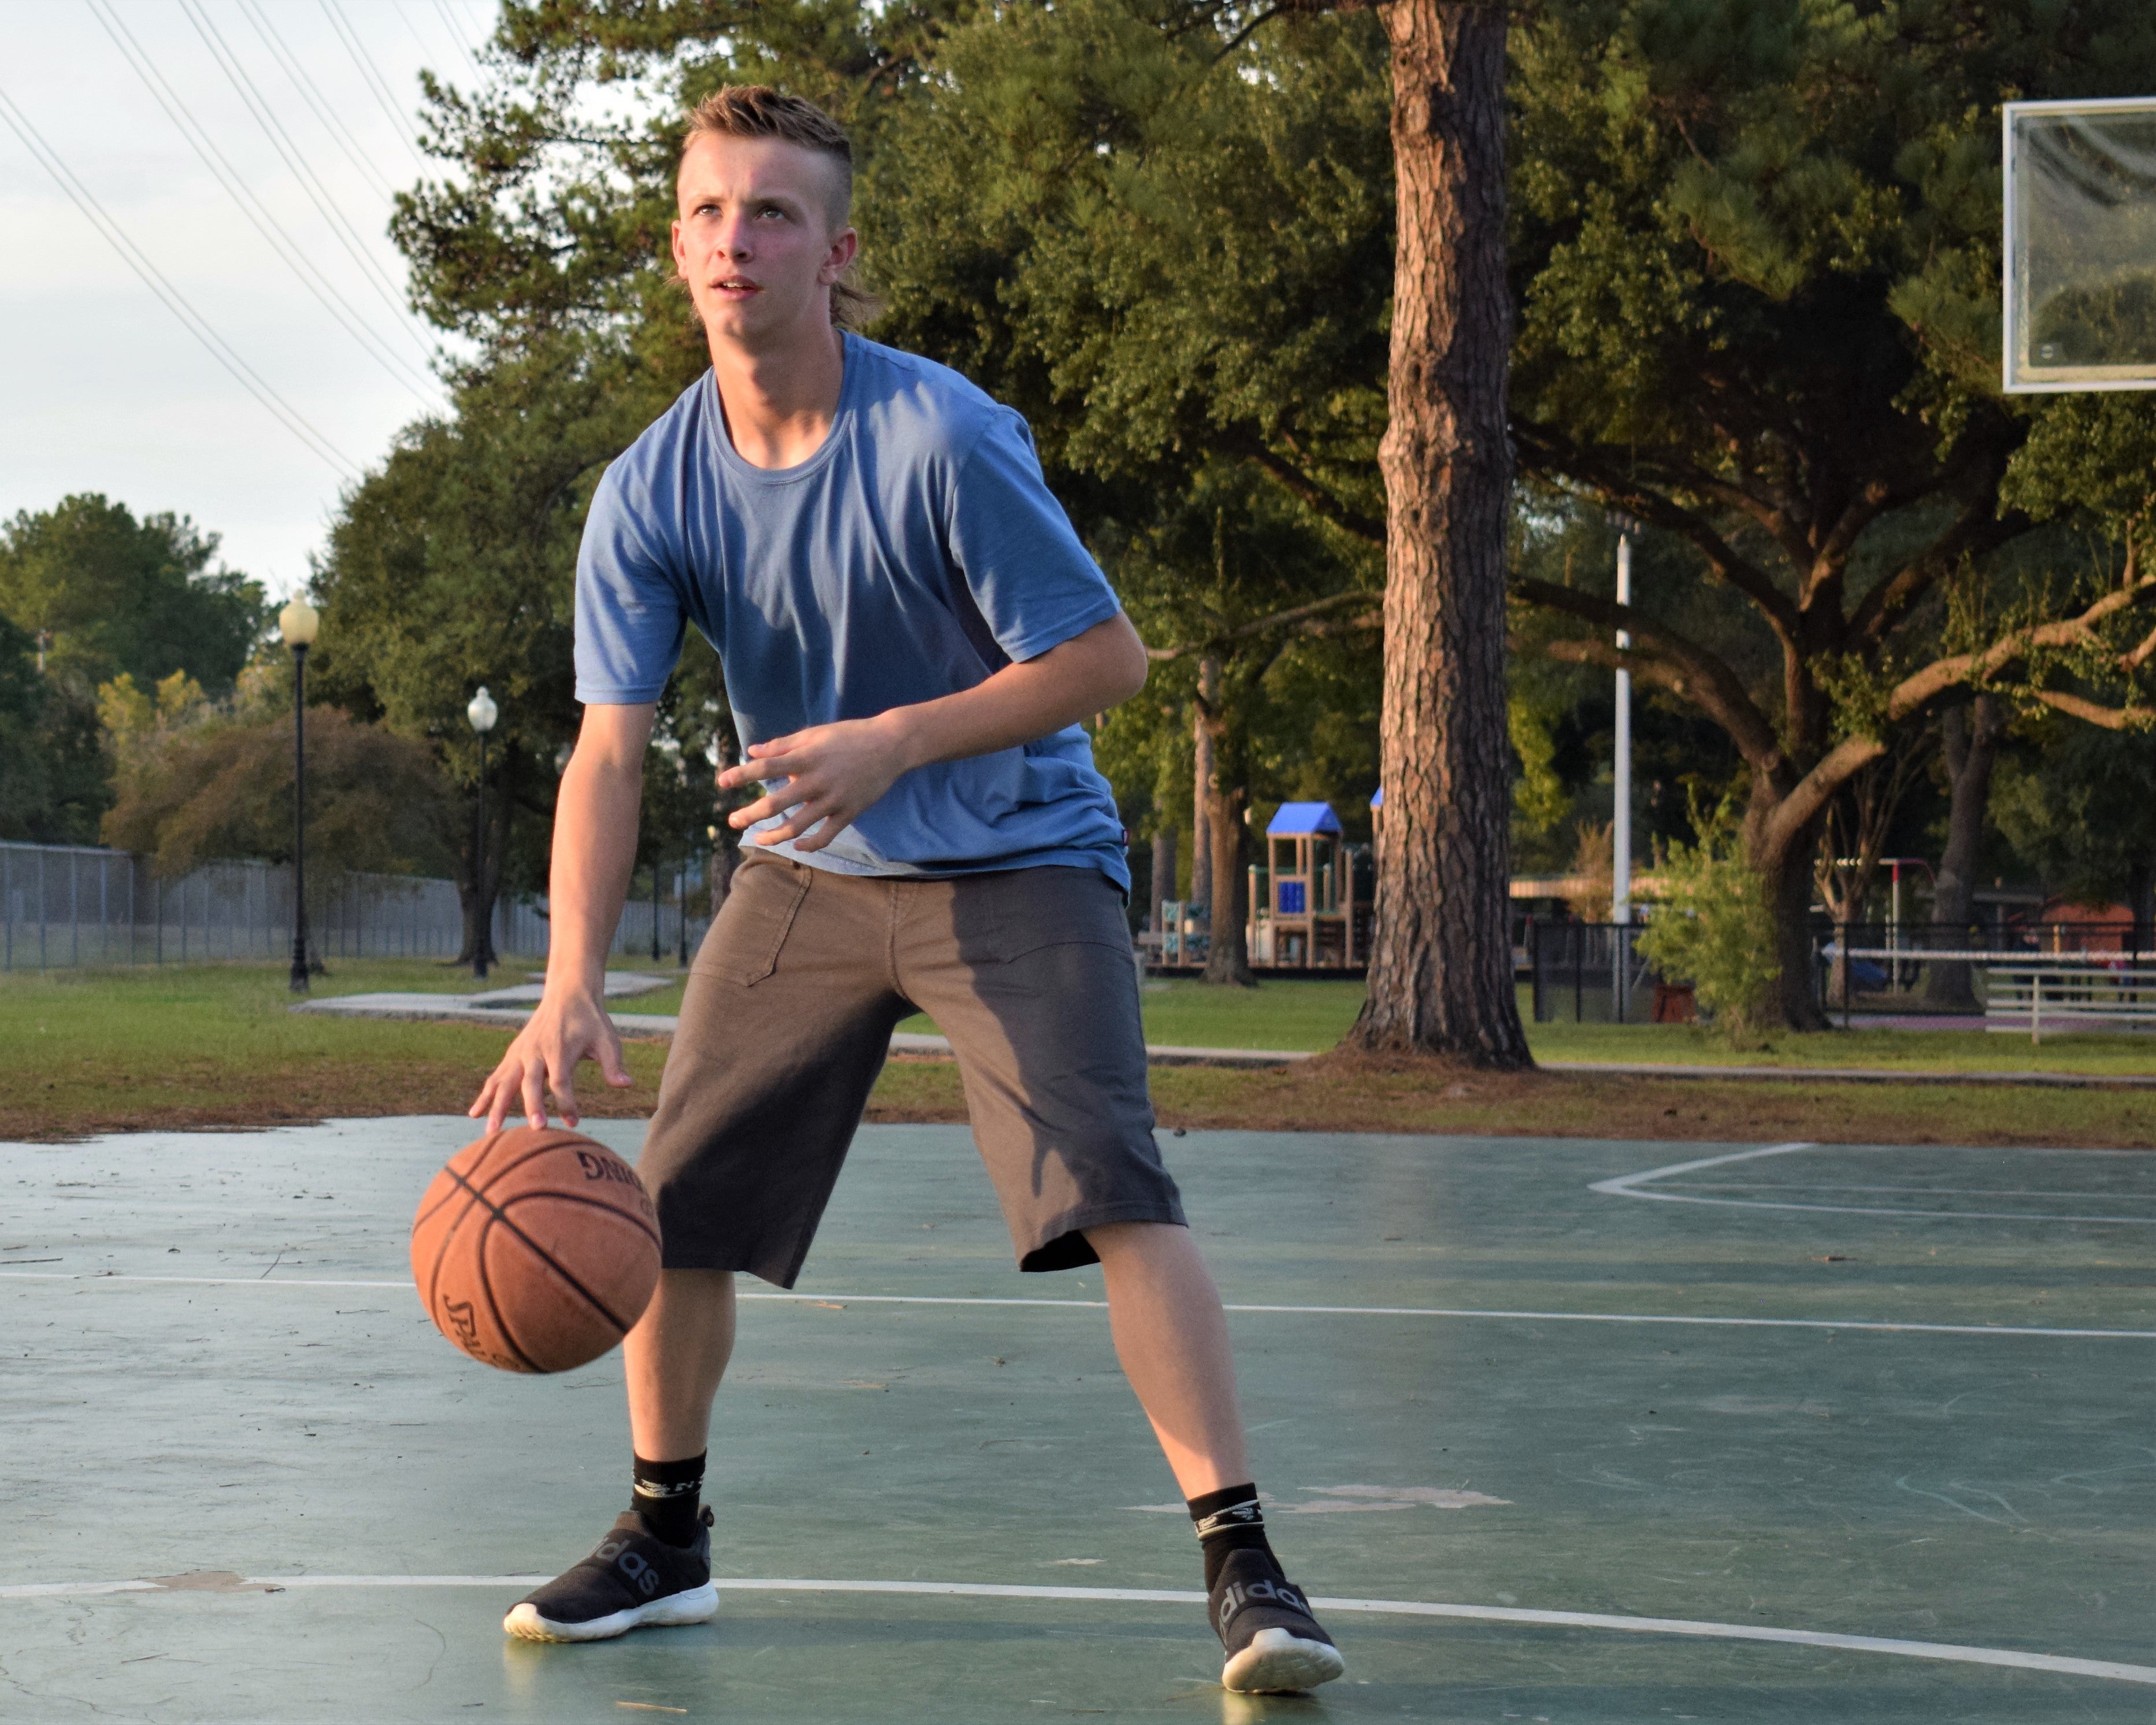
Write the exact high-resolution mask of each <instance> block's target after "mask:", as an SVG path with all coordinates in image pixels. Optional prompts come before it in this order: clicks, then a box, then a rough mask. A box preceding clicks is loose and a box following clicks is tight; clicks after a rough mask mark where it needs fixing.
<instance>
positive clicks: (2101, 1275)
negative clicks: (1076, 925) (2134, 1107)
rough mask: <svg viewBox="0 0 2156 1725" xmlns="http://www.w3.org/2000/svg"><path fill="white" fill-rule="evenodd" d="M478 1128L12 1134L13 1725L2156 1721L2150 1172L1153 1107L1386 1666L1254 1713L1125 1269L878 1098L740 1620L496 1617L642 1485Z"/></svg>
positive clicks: (737, 1538) (755, 1515) (820, 1283)
mask: <svg viewBox="0 0 2156 1725" xmlns="http://www.w3.org/2000/svg"><path fill="white" fill-rule="evenodd" d="M638 1133H639V1127H638V1126H637V1124H636V1123H634V1122H608V1123H602V1124H601V1125H599V1126H598V1127H597V1128H596V1135H598V1136H600V1137H604V1138H605V1139H606V1140H607V1141H608V1142H610V1143H613V1144H614V1145H615V1146H616V1147H619V1148H620V1149H622V1150H623V1151H624V1152H625V1153H630V1154H633V1153H634V1149H635V1147H636V1142H637V1137H638ZM468 1137H470V1127H469V1125H468V1123H467V1122H463V1121H460V1120H455V1119H442V1118H430V1119H419V1120H372V1121H352V1122H332V1123H331V1124H329V1125H326V1126H323V1127H315V1128H308V1129H303V1130H291V1131H283V1132H263V1133H247V1134H241V1133H232V1134H217V1133H199V1134H169V1135H159V1134H143V1135H139V1136H132V1137H115V1138H110V1139H105V1140H101V1141H96V1142H90V1143H87V1144H75V1145H11V1146H4V1147H0V1193H5V1194H7V1195H8V1202H7V1204H6V1208H5V1209H4V1211H0V1248H4V1249H5V1250H0V1266H4V1270H0V1312H4V1313H5V1321H4V1325H3V1326H0V1334H4V1335H5V1337H6V1338H7V1347H6V1350H5V1352H6V1355H7V1358H6V1359H5V1362H4V1363H0V1385H4V1396H5V1404H6V1407H7V1409H8V1414H7V1420H6V1425H5V1428H4V1429H5V1433H6V1437H5V1442H6V1448H7V1457H8V1461H7V1466H6V1467H5V1468H4V1470H0V1501H4V1503H5V1507H6V1526H7V1527H8V1536H9V1537H8V1548H7V1550H6V1552H5V1553H4V1555H0V1715H4V1717H7V1718H8V1719H9V1720H11V1721H15V1720H20V1721H24V1722H30V1721H45V1720H74V1719H85V1720H86V1719H92V1718H97V1717H109V1718H126V1719H141V1720H153V1721H187V1720H198V1719H201V1720H208V1719H214V1720H218V1721H241V1720H276V1721H292V1720H377V1719H378V1720H439V1719H447V1718H480V1719H484V1718H496V1719H516V1720H557V1719H559V1720H579V1721H590V1720H597V1719H602V1718H605V1719H625V1718H629V1717H638V1716H651V1715H657V1716H660V1717H684V1716H685V1717H693V1718H732V1719H752V1720H756V1721H758V1722H793V1721H842V1720H843V1721H862V1722H868V1721H875V1722H895V1721H904V1720H915V1719H920V1720H935V1721H937V1722H939V1725H942V1722H958V1721H966V1722H971V1721H982V1722H989V1721H994V1722H999V1725H1005V1722H1010V1721H1014V1720H1024V1719H1029V1718H1030V1719H1057V1718H1062V1717H1073V1716H1085V1717H1097V1718H1105V1719H1111V1720H1114V1719H1132V1720H1137V1719H1147V1720H1151V1719H1160V1720H1174V1719H1186V1720H1193V1721H1196V1720H1221V1721H1245V1720H1272V1719H1278V1720H1318V1719H1327V1718H1331V1719H1338V1720H1343V1721H1344V1720H1354V1719H1373V1720H1374V1719H1414V1720H1447V1721H1450V1720H1461V1721H1476V1720H1492V1721H1496V1720H1505V1719H1521V1720H1526V1721H1534V1720H1548V1721H1550V1722H1553V1725H1554V1722H1558V1721H1596V1720H1628V1721H1629V1720H1662V1719H1699V1720H1736V1719H1742V1720H1746V1721H1754V1722H1756V1721H1763V1720H1792V1721H1794V1720H1804V1721H1817V1720H1822V1719H1835V1720H1841V1721H1854V1720H1882V1721H1883V1720H1888V1719H1892V1720H1897V1721H1907V1720H1927V1719H1939V1720H1945V1719H1954V1720H1977V1721H1999V1722H2001V1725H2005V1722H2014V1725H2026V1722H2031V1721H2040V1720H2053V1719H2056V1720H2067V1719H2072V1720H2112V1719H2117V1720H2129V1719H2131V1720H2147V1719H2149V1718H2150V1717H2152V1716H2156V1645H2151V1642H2152V1635H2151V1625H2152V1624H2156V1542H2152V1539H2151V1532H2152V1529H2156V1491H2152V1487H2156V1435H2152V1430H2151V1427H2150V1422H2149V1419H2148V1409H2149V1405H2150V1399H2149V1398H2150V1391H2151V1389H2152V1388H2156V1158H2152V1157H2149V1156H2146V1155H2139V1154H2132V1153H2095V1152H2081V1151H2077V1152H2043V1151H2036V1152H2030V1151H1998V1150H1954V1149H1943V1148H1937V1147H1933V1148H1922V1149H1916V1148H1894V1147H1876V1148H1848V1147H1809V1146H1758V1145H1730V1146H1727V1147H1724V1148H1720V1149H1717V1148H1714V1147H1707V1148H1705V1149H1702V1147H1698V1146H1686V1147H1682V1149H1681V1151H1680V1150H1679V1149H1678V1148H1676V1147H1667V1148H1664V1147H1657V1146H1655V1145H1651V1144H1637V1143H1621V1142H1580V1141H1536V1140H1528V1139H1517V1138H1515V1139H1471V1138H1434V1137H1433V1138H1410V1137H1347V1136H1340V1137H1325V1136H1318V1135H1309V1134H1294V1135H1291V1134H1285V1133H1283V1134H1256V1133H1227V1132H1223V1133H1200V1132H1193V1133H1192V1134H1190V1135H1189V1136H1188V1137H1171V1136H1168V1135H1166V1134H1163V1145H1164V1147H1165V1149H1166V1152H1167V1153H1168V1158H1169V1162H1170V1165H1171V1167H1172V1168H1173V1170H1174V1172H1175V1173H1176V1175H1177V1177H1178V1179H1179V1180H1180V1181H1181V1182H1182V1183H1183V1187H1184V1189H1185V1192H1186V1194H1187V1196H1188V1199H1189V1201H1190V1204H1191V1207H1192V1212H1193V1216H1194V1217H1195V1218H1196V1219H1198V1223H1199V1232H1200V1235H1201V1237H1203V1239H1204V1243H1205V1245H1206V1247H1207V1249H1208V1250H1209V1253H1210V1254H1211V1255H1212V1258H1213V1260H1214V1266H1215V1268H1216V1271H1217V1272H1218V1273H1219V1277H1220V1280H1221V1282H1222V1285H1223V1291H1224V1294H1225V1296H1226V1297H1227V1299H1228V1300H1229V1302H1230V1303H1231V1305H1232V1306H1233V1307H1234V1308H1235V1311H1234V1312H1233V1316H1232V1322H1233V1323H1234V1325H1235V1332H1236V1338H1237V1343H1238V1345H1239V1348H1240V1354H1241V1362H1242V1367H1243V1372H1244V1379H1245V1403H1246V1407H1247V1411H1248V1414H1249V1417H1250V1421H1251V1424H1252V1425H1253V1426H1254V1427H1255V1446H1256V1450H1257V1458H1258V1464H1259V1479H1260V1484H1261V1485H1262V1486H1264V1487H1265V1490H1266V1491H1267V1492H1268V1493H1269V1494H1270V1497H1272V1499H1273V1500H1274V1502H1273V1504H1272V1507H1271V1508H1270V1511H1269V1517H1270V1519H1271V1520H1272V1521H1273V1522H1274V1523H1275V1526H1276V1543H1278V1544H1279V1545H1280V1547H1281V1549H1282V1551H1283V1553H1285V1555H1286V1558H1287V1561H1288V1563H1289V1564H1290V1566H1291V1570H1292V1572H1293V1573H1294V1574H1296V1576H1297V1578H1298V1579H1301V1581H1303V1583H1304V1584H1306V1586H1307V1587H1308V1588H1309V1589H1310V1590H1311V1591H1312V1594H1315V1595H1317V1597H1318V1599H1320V1601H1321V1609H1322V1613H1323V1615H1325V1617H1326V1619H1327V1622H1328V1624H1329V1625H1330V1626H1331V1627H1332V1629H1333V1630H1334V1632H1335V1633H1336V1634H1337V1635H1338V1637H1339V1638H1340V1640H1341V1642H1342V1646H1343V1647H1344V1649H1345V1650H1346V1651H1347V1655H1348V1658H1349V1662H1350V1668H1349V1676H1348V1678H1347V1680H1346V1681H1342V1682H1341V1683H1337V1684H1335V1685H1332V1686H1330V1687H1328V1688H1327V1689H1325V1690H1323V1691H1322V1692H1320V1693H1319V1694H1317V1696H1315V1697H1310V1698H1296V1697H1263V1698H1254V1697H1237V1696H1231V1695H1227V1694H1225V1693H1224V1692H1222V1691H1220V1690H1219V1688H1218V1687H1217V1686H1215V1682H1214V1679H1215V1678H1216V1676H1217V1674H1218V1670H1219V1656H1218V1651H1217V1648H1216V1646H1215V1645H1214V1644H1213V1643H1212V1642H1211V1640H1210V1639H1209V1635H1208V1633H1207V1631H1206V1629H1205V1625H1204V1615H1203V1609H1202V1605H1201V1604H1200V1602H1199V1596H1198V1594H1196V1591H1195V1589H1196V1588H1197V1585H1198V1563H1197V1550H1196V1546H1195V1543H1194V1542H1193V1540H1192V1538H1191V1536H1190V1531H1189V1524H1188V1520H1187V1519H1186V1518H1185V1517H1184V1516H1183V1512H1182V1508H1181V1505H1180V1503H1179V1502H1178V1499H1177V1493H1176V1490H1175V1486H1174V1485H1173V1481H1172V1480H1171V1479H1170V1477H1169V1476H1168V1472H1167V1470H1166V1468H1165V1466H1163V1463H1162V1462H1161V1461H1160V1459H1159V1456H1158V1452H1157V1451H1156V1450H1154V1448H1153V1446H1152V1442H1151V1440H1150V1437H1149V1435H1148V1434H1147V1430H1146V1429H1145V1426H1144V1424H1143V1421H1142V1417H1141V1416H1140V1414H1139V1413H1138V1410H1137V1406H1136V1404H1135V1403H1134V1402H1133V1401H1132V1398H1131V1396H1130V1394H1129V1392H1128V1390H1127V1388H1126V1387H1125V1385H1124V1384H1123V1383H1122V1380H1121V1378H1120V1377H1119V1376H1118V1374H1117V1373H1116V1367H1115V1363H1114V1359H1113V1357H1112V1354H1111V1351H1110V1348H1109V1343H1108V1337H1107V1328H1106V1316H1105V1313H1104V1312H1102V1311H1101V1309H1100V1307H1098V1305H1097V1304H1096V1303H1092V1302H1096V1301H1098V1300H1099V1298H1100V1282H1099V1277H1098V1274H1097V1272H1096V1271H1079V1272H1075V1273H1070V1274H1066V1275H1064V1276H1053V1277H1020V1276H1019V1275H1018V1274H1017V1273H1016V1271H1014V1269H1013V1268H1012V1266H1011V1265H1010V1262H1009V1247H1008V1245H1007V1242H1006V1240H1005V1236H1004V1231H1003V1229H1002V1226H1001V1224H1000V1222H999V1220H998V1217H997V1216H996V1214H995V1212H994V1208H993V1199H992V1198H991V1196H990V1194H989V1191H988V1184H987V1181H986V1179H985V1178H984V1177H983V1175H982V1174H981V1173H980V1171H979V1168H978V1163H976V1161H975V1159H974V1158H973V1152H972V1149H971V1147H970V1145H969V1143H968V1139H967V1136H966V1134H965V1132H964V1131H963V1129H962V1128H957V1127H880V1128H879V1127H870V1128H867V1129H865V1130H864V1132H862V1134H861V1137H860V1142H859V1143H858V1145H857V1146H856V1148H855V1156H854V1160H853V1162H852V1163H851V1165H850V1168H849V1170H848V1173H847V1176H846V1178H845V1179H844V1181H843V1182H842V1183H841V1184H840V1187H839V1196H838V1199H837V1201H836V1203H835V1204H834V1208H833V1210H832V1213H831V1214H830V1217H829V1220H828V1221H827V1223H826V1225H825V1228H824V1234H823V1236H822V1238H821V1240H819V1244H818V1245H817V1248H816V1250H815V1251H814V1254H813V1255H812V1256H811V1258H810V1260H809V1265H808V1271H807V1272H806V1273H805V1274H804V1276H803V1281H802V1287H801V1296H800V1297H790V1298H788V1297H774V1296H770V1295H769V1293H768V1291H766V1290H762V1288H761V1285H757V1284H750V1285H748V1286H751V1287H752V1288H755V1289H756V1290H757V1291H758V1292H759V1293H760V1294H762V1296H763V1297H760V1298H757V1299H756V1300H754V1301H752V1302H749V1303H746V1304H745V1305H744V1307H743V1324H742V1343H741V1347H740V1350H739V1353H738V1355H737V1365H736V1370H735V1373H734V1375H733V1377H732V1378H731V1380H730V1383H729V1386H728V1388H727V1389H726V1391H724V1392H723V1393H722V1394H721V1401H720V1408H719V1414H718V1417H717V1420H716V1425H715V1428H714V1430H713V1435H712V1446H711V1477H710V1480H709V1481H708V1484H707V1486H706V1491H707V1494H708V1495H709V1497H711V1500H712V1501H713V1502H715V1504H716V1507H717V1512H718V1528H717V1535H716V1546H715V1558H716V1568H717V1571H718V1575H717V1579H718V1581H719V1584H720V1588H721V1596H722V1601H723V1603H722V1606H721V1614H720V1615H719V1617H718V1619H717V1620H716V1621H715V1622H713V1623H711V1624H709V1625H702V1626H700V1627H696V1628H693V1629H674V1630H647V1631H643V1632H640V1633H639V1634H637V1635H632V1636H630V1637H629V1638H628V1639H627V1640H622V1641H618V1642H612V1643H607V1644H603V1645H596V1646H585V1647H574V1646H569V1647H547V1646H535V1645H527V1644H524V1643H521V1642H515V1641H511V1640H508V1639H506V1637H505V1636H504V1635H502V1633H501V1631H500V1627H499V1624H500V1616H501V1614H502V1612H503V1610H504V1609H505V1608H506V1606H507V1605H508V1604H510V1603H511V1601H512V1600H514V1599H516V1597H518V1595H519V1594H521V1593H523V1592H524V1591H525V1590H526V1589H527V1588H529V1587H531V1585H533V1584H535V1583H536V1580H538V1579H544V1578H546V1577H547V1576H549V1575H551V1574H553V1573H554V1572H555V1571H556V1570H557V1569H558V1568H562V1567H563V1566H564V1565H566V1564H567V1563H569V1562H571V1561H572V1560H573V1559H574V1558H577V1557H579V1556H581V1555H582V1554H583V1552H584V1551H585V1550H586V1549H587V1548H588V1547H589V1545H590V1544H591V1543H593V1541H594V1540H596V1538H598V1534H599V1533H600V1532H602V1531H603V1529H604V1528H605V1527H606V1526H607V1525H608V1522H609V1521H610V1519H611V1518H612V1517H613V1514H614V1512H616V1510H617V1509H618V1508H619V1507H621V1505H622V1503H623V1502H624V1499H625V1494H626V1491H627V1484H626V1476H627V1459H628V1457H627V1450H626V1440H625V1436H624V1425H623V1420H622V1414H621V1396H620V1384H619V1373H620V1368H619V1355H618V1354H617V1355H614V1356H610V1357H609V1358H607V1359H605V1360H603V1361H601V1362H600V1363H598V1364H597V1365H594V1366H592V1367H589V1368H586V1369H584V1370H583V1371H580V1372H577V1373H569V1374H567V1375H565V1376H562V1377H559V1378H518V1377H511V1376H508V1375H506V1374H503V1373H495V1372H492V1371H490V1370H487V1369H486V1368H483V1367H480V1366H477V1365H475V1364H474V1363H471V1362H470V1361H469V1360H467V1359H465V1358H463V1357H462V1356H461V1355H459V1354H458V1353H455V1352H454V1351H453V1350H452V1349H451V1348H449V1345H448V1344H447V1343H444V1341H443V1340H442V1338H441V1337H439V1335H438V1334H437V1333H436V1332H434V1328H433V1327H432V1326H431V1325H430V1324H429V1322H428V1321H427V1319H426V1317H424V1315H423V1313H422V1312H421V1311H420V1309H419V1307H418V1301H417V1299H416V1297H415V1296H414V1294H413V1290H412V1288H411V1286H410V1284H409V1280H408V1271H407V1268H406V1230H407V1229H408V1224H409V1219H410V1214H411V1209H412V1206H413V1204H414V1202H415V1201H416V1199H417V1197H418V1194H419V1193H420V1192H421V1191H422V1190H423V1189H424V1187H425V1186H426V1184H427V1182H428V1180H429V1178H430V1177H431V1176H432V1174H433V1173H434V1170H435V1168H437V1167H438V1166H439V1164H440V1163H441V1162H442V1160H443V1159H444V1157H445V1156H446V1155H447V1154H448V1153H449V1152H450V1151H451V1150H453V1149H454V1148H455V1147H457V1146H458V1145H459V1144H461V1143H463V1142H465V1141H466V1139H467V1138H468ZM1327 1601H1329V1602H1330V1603H1329V1604H1326V1603H1323V1602H1327Z"/></svg>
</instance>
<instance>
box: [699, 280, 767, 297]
mask: <svg viewBox="0 0 2156 1725" xmlns="http://www.w3.org/2000/svg"><path fill="white" fill-rule="evenodd" d="M711 291H712V292H714V293H717V294H725V295H729V296H733V297H744V298H745V297H746V296H747V295H750V294H758V293H762V291H763V290H762V287H761V286H759V285H757V283H755V282H752V281H751V280H749V279H748V278H747V276H746V275H729V276H726V277H724V278H723V279H721V280H718V281H715V282H713V283H712V284H711Z"/></svg>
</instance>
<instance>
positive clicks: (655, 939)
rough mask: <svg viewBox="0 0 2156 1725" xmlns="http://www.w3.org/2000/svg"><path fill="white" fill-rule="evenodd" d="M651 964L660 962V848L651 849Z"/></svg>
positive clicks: (654, 846)
mask: <svg viewBox="0 0 2156 1725" xmlns="http://www.w3.org/2000/svg"><path fill="white" fill-rule="evenodd" d="M651 962H652V963H654V964H656V963H658V962H659V847H658V846H657V845H653V846H652V847H651Z"/></svg>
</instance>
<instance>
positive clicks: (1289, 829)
mask: <svg viewBox="0 0 2156 1725" xmlns="http://www.w3.org/2000/svg"><path fill="white" fill-rule="evenodd" d="M1339 830H1340V817H1339V816H1338V815H1337V814H1334V813H1333V812H1332V804H1331V803H1281V806H1280V812H1279V813H1278V814H1275V815H1274V816H1273V818H1272V819H1270V820H1269V821H1267V822H1266V823H1265V836H1266V837H1267V838H1268V839H1292V838H1295V837H1296V836H1297V835H1298V834H1306V833H1337V832H1338V831H1339Z"/></svg>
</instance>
